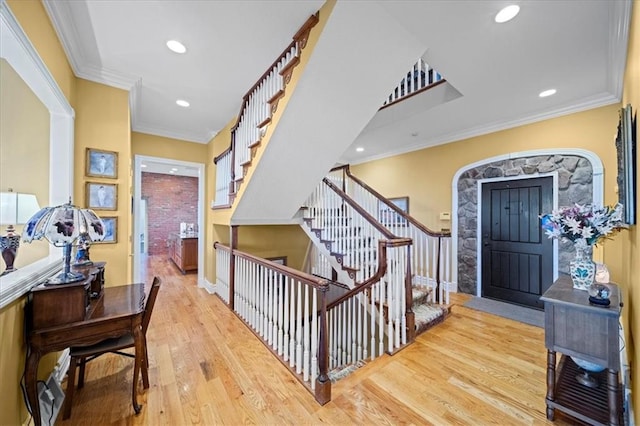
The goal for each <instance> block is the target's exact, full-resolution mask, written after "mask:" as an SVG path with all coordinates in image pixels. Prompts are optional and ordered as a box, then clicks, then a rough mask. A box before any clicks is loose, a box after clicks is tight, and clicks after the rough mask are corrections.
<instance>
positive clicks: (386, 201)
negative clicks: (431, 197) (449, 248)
mask: <svg viewBox="0 0 640 426" xmlns="http://www.w3.org/2000/svg"><path fill="white" fill-rule="evenodd" d="M340 169H343V170H344V173H345V174H346V175H347V176H348V177H350V178H351V179H353V180H354V181H355V182H356V183H357V184H358V185H360V186H362V187H363V188H364V189H366V190H367V191H369V192H370V193H371V194H373V196H375V197H376V198H377V199H379V200H380V201H381V202H383V203H384V204H385V205H386V206H387V207H389V208H390V209H392V210H393V211H394V212H395V213H396V214H398V215H399V216H401V217H402V218H403V219H405V220H406V221H408V222H410V223H411V224H412V225H413V226H415V227H416V228H418V229H419V230H421V231H422V232H424V233H425V234H427V235H429V236H431V237H445V238H446V237H450V236H451V232H437V231H433V230H431V229H429V228H427V227H426V226H424V225H423V224H422V223H420V222H418V221H417V220H416V219H414V218H413V217H412V216H410V215H408V214H407V213H405V212H404V211H402V209H401V208H400V207H398V206H396V205H395V204H393V203H392V202H391V201H389V199H388V198H386V197H385V196H384V195H382V194H380V193H379V192H378V191H376V190H375V189H373V188H371V187H370V186H369V185H367V184H366V183H365V182H364V181H362V180H361V179H359V178H358V177H356V176H354V175H353V174H351V170H350V168H349V165H348V164H345V165H342V166H337V167H334V168H332V169H331V171H332V172H333V171H336V170H340Z"/></svg>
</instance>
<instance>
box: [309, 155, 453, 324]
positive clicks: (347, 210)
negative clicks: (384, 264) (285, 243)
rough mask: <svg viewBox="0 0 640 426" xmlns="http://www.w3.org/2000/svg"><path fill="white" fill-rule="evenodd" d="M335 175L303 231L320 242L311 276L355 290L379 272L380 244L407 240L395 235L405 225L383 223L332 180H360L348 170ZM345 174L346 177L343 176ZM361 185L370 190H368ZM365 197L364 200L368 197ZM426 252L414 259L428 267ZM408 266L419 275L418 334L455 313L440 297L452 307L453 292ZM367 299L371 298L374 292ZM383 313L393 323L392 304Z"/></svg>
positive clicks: (313, 200)
mask: <svg viewBox="0 0 640 426" xmlns="http://www.w3.org/2000/svg"><path fill="white" fill-rule="evenodd" d="M332 173H333V174H330V176H329V177H328V178H325V179H323V181H322V182H321V183H320V185H319V186H318V187H317V188H316V190H315V191H314V193H313V194H312V195H311V196H310V197H309V199H308V200H307V202H306V203H305V205H304V207H303V209H302V211H303V219H302V228H303V230H304V231H305V232H306V233H307V235H308V236H309V238H310V239H311V241H312V242H313V243H314V250H312V251H311V256H310V271H309V272H311V273H312V274H314V275H316V276H321V277H324V278H327V279H329V280H334V281H335V280H338V281H339V282H341V283H343V284H344V285H345V286H347V287H348V288H350V289H353V288H357V287H358V286H361V285H362V284H363V283H366V282H367V281H368V280H370V279H371V277H372V276H373V275H374V274H375V273H376V272H377V266H378V262H377V258H378V256H379V253H378V249H377V243H378V241H379V240H380V239H384V238H387V239H398V240H399V239H401V237H398V236H397V235H394V234H393V233H392V229H393V230H398V229H399V226H396V224H395V223H387V224H382V223H380V222H379V220H378V218H377V217H374V216H373V215H371V214H369V213H368V212H367V211H366V209H365V208H363V207H362V205H361V204H359V203H358V202H356V201H355V200H354V199H353V198H351V197H350V196H349V195H348V194H346V193H345V192H344V191H342V189H340V188H339V187H337V186H336V185H335V184H334V183H333V182H332V180H333V181H336V182H344V181H345V180H346V179H357V178H355V177H354V176H353V175H351V173H350V172H349V168H348V166H343V167H339V168H337V169H334V171H333V172H332ZM339 173H343V174H344V175H343V176H340V175H339ZM331 178H332V180H331ZM354 182H355V180H354ZM359 182H361V181H359ZM352 187H353V185H352ZM360 187H361V188H363V189H364V188H369V187H368V186H360ZM369 194H370V195H371V196H372V197H374V198H375V199H376V203H375V204H376V206H379V205H381V204H383V205H384V203H388V200H386V199H385V198H384V197H382V196H381V195H379V194H378V193H372V192H369ZM360 198H361V199H364V198H363V197H362V196H361V197H360ZM390 204H392V203H390ZM392 205H393V204H392ZM401 214H402V213H401ZM400 220H402V222H403V224H402V226H403V228H407V227H408V226H409V224H408V222H409V221H412V222H414V223H417V222H416V221H415V219H413V218H410V217H409V216H407V215H405V216H404V217H402V216H398V219H397V221H398V222H399V221H400ZM411 226H413V224H412V225H411ZM381 228H382V229H383V230H381ZM425 229H426V228H425ZM385 231H386V232H385ZM414 237H415V236H414ZM423 237H424V235H423ZM447 237H448V234H436V233H431V236H430V237H429V235H427V238H431V239H432V240H436V239H437V238H447ZM423 239H424V238H423ZM427 242H428V241H427ZM420 252H421V251H420V248H419V247H418V248H415V253H416V256H414V259H415V261H417V262H418V264H422V263H424V260H425V259H421V258H420V257H419V255H420ZM427 261H428V259H427ZM408 267H409V269H410V271H411V276H412V277H413V279H411V293H410V299H411V304H410V306H411V309H412V310H413V312H414V314H415V332H416V335H417V334H419V333H422V332H424V331H426V330H428V329H429V328H430V327H431V326H433V325H435V324H437V323H439V322H441V321H442V320H443V319H444V318H445V317H446V315H447V314H448V313H449V307H448V305H446V304H444V303H438V302H437V295H438V294H440V302H443V300H442V298H443V296H444V297H445V298H446V299H447V303H448V293H449V291H448V287H447V289H446V290H445V285H446V283H440V282H439V277H438V276H435V277H433V279H431V280H429V279H426V280H425V279H420V278H418V279H416V277H415V275H414V272H415V271H416V270H418V268H414V267H413V265H411V264H410V265H409V266H408ZM384 284H385V285H386V284H387V283H386V282H385V283H384ZM439 284H442V285H439ZM367 295H368V296H369V297H371V295H370V293H367ZM382 309H383V314H384V318H385V319H388V314H387V306H386V305H383V307H382Z"/></svg>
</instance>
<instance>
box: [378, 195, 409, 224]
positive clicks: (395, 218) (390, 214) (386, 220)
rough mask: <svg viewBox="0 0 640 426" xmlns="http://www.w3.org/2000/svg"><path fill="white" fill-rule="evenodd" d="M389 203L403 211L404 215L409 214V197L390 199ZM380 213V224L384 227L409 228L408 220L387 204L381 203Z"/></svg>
mask: <svg viewBox="0 0 640 426" xmlns="http://www.w3.org/2000/svg"><path fill="white" fill-rule="evenodd" d="M389 201H390V202H391V203H393V204H394V205H395V206H396V207H398V208H399V209H400V210H402V212H403V213H407V214H409V197H395V198H389ZM378 211H379V216H378V217H379V220H380V223H382V224H383V225H385V226H407V220H406V219H405V218H403V217H402V216H401V215H400V214H398V213H397V212H396V211H395V210H394V209H393V208H391V207H390V206H388V205H387V204H386V203H384V202H382V201H380V203H379V208H378Z"/></svg>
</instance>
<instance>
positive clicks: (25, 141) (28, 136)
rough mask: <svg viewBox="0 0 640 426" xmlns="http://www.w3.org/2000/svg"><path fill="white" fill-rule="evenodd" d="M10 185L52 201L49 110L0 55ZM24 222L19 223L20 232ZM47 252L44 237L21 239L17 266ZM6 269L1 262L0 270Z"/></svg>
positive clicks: (5, 180) (1, 119)
mask: <svg viewBox="0 0 640 426" xmlns="http://www.w3.org/2000/svg"><path fill="white" fill-rule="evenodd" d="M34 171H37V172H34ZM9 189H12V190H13V191H14V192H19V193H20V192H22V193H27V194H34V195H35V196H36V198H37V200H38V203H39V204H40V206H41V207H45V206H48V205H49V111H48V110H47V108H46V107H45V106H44V105H43V104H42V102H40V100H39V99H38V98H37V97H36V95H35V94H34V93H33V92H32V91H31V89H30V88H29V86H27V84H26V83H25V82H24V81H23V80H22V78H21V77H20V76H19V75H18V73H16V71H15V70H14V69H13V68H12V67H11V65H10V64H9V63H8V62H7V61H6V60H4V59H0V191H1V192H6V191H7V190H9ZM34 213H35V212H34ZM14 225H16V224H15V223H14ZM23 226H24V225H17V226H16V232H17V233H18V234H22V229H23ZM2 228H3V229H2V231H0V232H1V233H2V234H3V235H4V233H5V230H4V226H3V227H2ZM48 254H49V243H48V242H47V241H45V240H40V241H33V242H32V243H29V244H27V243H21V244H20V248H19V250H18V256H17V257H16V259H15V263H14V266H15V267H16V268H21V267H23V266H25V265H28V264H30V263H33V262H35V261H36V260H38V259H42V258H44V257H46V256H48ZM5 269H6V267H5V263H4V262H0V273H2V272H4V270H5Z"/></svg>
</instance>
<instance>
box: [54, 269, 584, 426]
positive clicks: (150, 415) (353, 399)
mask: <svg viewBox="0 0 640 426" xmlns="http://www.w3.org/2000/svg"><path fill="white" fill-rule="evenodd" d="M153 275H157V276H159V277H161V278H162V280H163V284H162V287H161V288H160V293H159V295H158V299H157V301H156V305H155V308H154V312H153V315H152V318H151V325H150V327H149V331H148V333H147V338H148V348H149V362H150V371H149V377H150V388H149V389H148V390H144V391H143V390H142V385H140V390H141V393H140V396H139V401H140V402H141V403H142V404H143V408H142V412H141V414H139V415H137V416H136V415H134V413H133V408H132V407H131V403H130V399H131V398H130V384H131V380H132V365H133V362H132V360H131V359H130V358H125V357H121V356H117V355H111V354H108V355H104V356H103V357H101V358H99V359H97V360H95V361H92V362H91V363H89V364H88V366H87V372H86V377H87V379H86V383H85V387H84V388H83V389H81V390H79V391H78V392H76V394H75V396H74V401H73V410H72V414H71V418H70V419H69V420H66V421H62V420H61V419H62V417H61V416H60V417H59V419H58V422H57V423H58V424H59V425H63V426H70V425H76V424H78V425H80V424H83V425H84V424H90V425H105V424H132V425H214V424H215V425H218V424H220V425H222V424H225V425H240V424H243V425H244V424H255V425H302V424H308V425H312V424H335V425H350V424H357V425H373V424H376V425H431V424H432V425H450V424H451V425H489V424H492V425H496V424H497V425H541V424H550V425H551V424H555V425H567V424H575V423H574V422H573V421H572V420H571V419H569V418H567V417H563V416H562V415H561V414H560V413H556V421H555V422H549V421H547V420H546V417H545V402H544V397H545V391H546V385H545V374H546V368H545V363H546V350H545V348H544V331H543V330H542V329H541V328H537V327H533V326H530V325H526V324H523V323H519V322H515V321H511V320H508V319H504V318H501V317H497V316H493V315H490V314H486V313H482V312H478V311H475V310H472V309H468V308H465V307H462V306H461V304H462V303H464V300H466V298H465V296H464V295H455V296H456V297H454V298H453V300H454V306H453V308H452V314H451V315H450V316H449V317H448V318H447V319H446V320H445V321H444V323H442V324H439V325H437V326H436V327H434V328H432V329H431V330H429V331H427V332H426V333H424V334H422V335H420V336H419V337H418V339H417V341H416V343H414V344H413V345H411V346H410V347H408V348H406V349H404V350H402V351H400V352H399V353H397V354H396V355H394V356H384V357H382V358H379V359H378V360H376V361H374V362H370V363H369V364H367V365H365V366H364V367H362V368H360V369H359V370H357V371H356V372H355V373H354V374H352V375H350V376H348V377H347V378H345V379H342V380H340V381H338V382H337V383H335V384H334V385H333V389H332V401H331V402H329V403H328V404H326V405H325V406H319V405H318V404H317V403H316V402H315V400H314V399H313V397H312V395H311V394H310V393H309V392H308V391H307V390H306V389H305V388H303V387H302V386H301V385H300V384H299V383H298V382H297V381H296V379H294V378H293V377H292V376H291V375H290V373H289V372H288V371H287V369H285V367H283V366H282V365H281V364H280V363H279V362H278V361H277V360H275V359H274V358H273V356H272V355H271V353H270V352H269V350H268V349H266V348H265V347H264V346H263V345H262V343H260V342H259V341H258V340H257V338H256V337H255V336H254V335H253V334H252V333H251V332H250V331H249V330H248V329H247V328H246V327H245V326H244V325H243V323H242V322H241V321H240V320H239V319H238V318H237V317H236V316H235V315H234V314H233V313H232V312H230V311H229V309H228V308H227V307H226V306H225V305H224V303H223V302H222V301H221V300H220V299H219V298H218V297H217V296H214V295H211V294H209V293H207V292H206V291H205V290H203V289H200V288H197V285H196V275H195V274H189V275H186V276H183V275H181V274H180V273H179V272H178V271H177V269H176V268H175V266H174V265H173V264H171V263H170V262H168V261H167V260H166V258H165V257H151V258H150V259H149V264H148V278H147V282H148V283H150V282H151V280H152V278H153ZM63 386H66V383H64V384H63Z"/></svg>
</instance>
